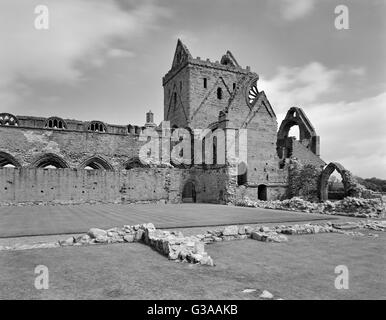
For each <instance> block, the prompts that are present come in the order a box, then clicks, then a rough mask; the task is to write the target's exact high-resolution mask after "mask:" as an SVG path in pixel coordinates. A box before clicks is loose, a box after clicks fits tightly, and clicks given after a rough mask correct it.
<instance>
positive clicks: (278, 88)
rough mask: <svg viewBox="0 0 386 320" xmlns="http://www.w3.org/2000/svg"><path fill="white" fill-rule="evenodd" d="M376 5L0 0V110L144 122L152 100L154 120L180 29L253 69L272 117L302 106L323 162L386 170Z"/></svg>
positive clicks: (374, 0)
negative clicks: (343, 19)
mask: <svg viewBox="0 0 386 320" xmlns="http://www.w3.org/2000/svg"><path fill="white" fill-rule="evenodd" d="M38 5H45V6H46V7H47V8H48V10H49V11H48V13H49V28H48V30H38V29H36V28H35V19H36V18H37V17H38V14H36V13H35V8H36V6H38ZM338 5H345V6H346V7H347V8H348V18H349V20H348V21H349V28H348V29H343V30H338V29H337V28H336V27H335V19H336V17H337V16H338V14H336V13H335V8H336V7H337V6H338ZM385 17H386V1H385V0H368V1H363V0H340V1H335V0H323V1H322V0H319V1H317V0H275V1H272V0H270V1H269V0H210V1H208V0H205V1H204V0H189V1H188V0H158V1H156V0H66V1H62V0H44V1H43V0H16V1H15V0H1V3H0V112H10V113H12V114H15V115H31V116H42V117H49V116H54V115H55V116H59V117H63V118H65V119H78V120H83V121H88V120H101V121H104V122H107V123H111V124H122V125H126V124H129V123H130V124H136V125H143V124H144V123H145V113H146V112H147V111H148V110H149V109H151V110H152V111H153V112H154V116H155V122H157V123H159V122H161V121H162V120H163V89H162V76H163V75H164V74H165V73H166V72H167V71H168V70H169V69H170V67H171V64H172V59H173V54H174V50H175V47H176V43H177V39H178V38H180V39H181V40H182V41H183V43H184V44H185V45H186V46H187V47H188V48H189V50H190V52H191V53H192V55H193V56H194V57H197V56H199V57H201V58H202V59H206V58H210V59H211V60H220V59H221V56H222V55H223V54H224V53H225V52H226V51H227V50H230V51H231V52H232V53H233V55H234V56H235V58H236V59H237V61H238V63H239V64H240V65H241V66H243V67H245V66H247V65H248V66H250V67H251V69H252V71H254V72H256V73H258V74H259V76H260V80H259V82H258V88H259V90H264V91H265V93H266V95H267V97H268V99H269V101H270V102H271V105H272V106H273V108H274V110H275V112H276V114H277V117H278V123H279V125H280V122H281V121H282V119H283V118H284V116H285V113H286V111H287V110H288V109H289V108H290V107H292V106H297V107H301V108H303V110H304V111H305V112H306V114H307V116H308V118H309V119H310V120H311V122H312V123H313V125H314V127H315V129H316V132H317V134H318V135H319V136H320V137H321V157H322V159H323V160H325V161H326V162H327V163H328V162H330V161H335V162H340V163H341V164H343V165H344V166H345V167H346V168H347V169H349V170H350V171H352V172H353V173H354V174H355V175H359V176H361V177H364V178H367V177H373V176H376V177H378V178H384V179H386V125H385V123H386V109H385V108H386V66H385V57H386V41H385V35H386V32H385V31H386V22H385V21H386V19H385Z"/></svg>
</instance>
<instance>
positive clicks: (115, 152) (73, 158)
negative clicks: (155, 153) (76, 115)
mask: <svg viewBox="0 0 386 320" xmlns="http://www.w3.org/2000/svg"><path fill="white" fill-rule="evenodd" d="M0 136H1V139H0V151H2V152H7V153H9V154H10V155H12V156H13V157H14V158H15V159H16V160H17V161H18V162H19V163H20V164H21V165H22V166H29V165H31V164H32V163H34V161H36V160H37V159H39V157H41V156H43V155H44V154H47V153H53V154H55V155H58V156H59V157H61V158H62V159H63V160H64V161H65V162H66V163H67V164H68V166H69V167H70V168H78V167H79V166H80V165H81V164H82V163H83V162H84V161H86V160H87V159H88V158H90V157H92V156H95V155H98V156H101V157H103V158H104V159H105V160H106V161H107V162H108V163H109V164H110V165H111V166H112V167H113V168H114V169H119V168H122V166H123V165H124V163H125V162H126V161H127V160H129V159H130V158H132V157H135V156H138V151H139V149H140V147H141V146H142V145H143V144H144V143H145V142H141V141H138V135H134V134H128V135H118V134H109V133H96V132H78V131H71V130H52V129H38V128H20V127H0Z"/></svg>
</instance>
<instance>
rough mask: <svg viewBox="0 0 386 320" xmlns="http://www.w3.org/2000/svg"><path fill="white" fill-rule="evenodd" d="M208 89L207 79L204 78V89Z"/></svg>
mask: <svg viewBox="0 0 386 320" xmlns="http://www.w3.org/2000/svg"><path fill="white" fill-rule="evenodd" d="M207 87H208V79H207V78H204V89H206V88H207Z"/></svg>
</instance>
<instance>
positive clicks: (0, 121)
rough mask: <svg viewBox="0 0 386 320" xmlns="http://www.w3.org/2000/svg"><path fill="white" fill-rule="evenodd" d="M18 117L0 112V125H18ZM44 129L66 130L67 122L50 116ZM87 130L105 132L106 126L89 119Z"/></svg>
mask: <svg viewBox="0 0 386 320" xmlns="http://www.w3.org/2000/svg"><path fill="white" fill-rule="evenodd" d="M19 125H20V123H19V119H18V118H17V117H16V116H14V115H13V114H10V113H0V126H15V127H17V126H19ZM43 127H44V128H46V129H58V130H66V129H67V128H68V126H67V122H66V121H65V120H64V119H62V118H59V117H50V118H47V119H46V121H45V122H44V125H43ZM85 128H86V129H87V131H91V132H107V126H106V124H105V123H103V122H102V121H96V120H94V121H90V122H88V123H87V125H86V127H85ZM128 132H130V128H128Z"/></svg>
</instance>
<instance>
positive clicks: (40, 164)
mask: <svg viewBox="0 0 386 320" xmlns="http://www.w3.org/2000/svg"><path fill="white" fill-rule="evenodd" d="M31 167H32V168H41V169H62V168H68V167H69V166H68V164H67V163H66V161H64V160H63V159H62V158H61V157H59V156H58V155H56V154H53V153H48V154H44V155H42V156H41V157H39V158H38V159H37V160H35V161H34V162H33V163H32V164H31Z"/></svg>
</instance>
